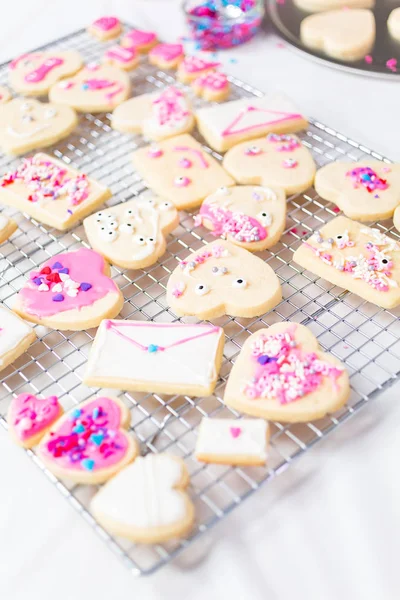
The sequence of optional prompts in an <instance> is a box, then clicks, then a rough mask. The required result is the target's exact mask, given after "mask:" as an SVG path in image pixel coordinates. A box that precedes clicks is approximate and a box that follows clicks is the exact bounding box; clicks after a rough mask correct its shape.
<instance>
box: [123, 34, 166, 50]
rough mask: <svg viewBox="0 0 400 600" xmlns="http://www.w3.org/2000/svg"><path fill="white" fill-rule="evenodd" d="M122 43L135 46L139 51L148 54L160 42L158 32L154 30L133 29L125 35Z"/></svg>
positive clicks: (126, 45) (130, 46) (131, 46)
mask: <svg viewBox="0 0 400 600" xmlns="http://www.w3.org/2000/svg"><path fill="white" fill-rule="evenodd" d="M121 44H122V45H123V46H125V48H135V49H136V50H137V51H138V52H140V53H142V54H146V53H147V52H149V50H151V49H152V48H153V47H154V46H155V45H156V44H158V40H157V34H156V33H154V31H143V30H142V29H132V30H131V31H128V32H127V33H126V34H125V35H124V37H123V38H122V40H121Z"/></svg>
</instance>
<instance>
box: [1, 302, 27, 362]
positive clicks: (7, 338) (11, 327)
mask: <svg viewBox="0 0 400 600" xmlns="http://www.w3.org/2000/svg"><path fill="white" fill-rule="evenodd" d="M31 331H32V328H31V327H30V326H29V325H28V324H27V323H25V321H23V320H22V319H20V318H19V317H18V316H17V315H15V314H14V313H13V312H12V311H11V310H8V309H7V308H4V306H0V365H2V364H3V356H4V355H5V354H7V352H10V351H11V350H14V348H16V347H17V346H18V344H20V343H21V342H22V340H23V339H24V338H25V337H26V336H27V335H29V334H30V333H31Z"/></svg>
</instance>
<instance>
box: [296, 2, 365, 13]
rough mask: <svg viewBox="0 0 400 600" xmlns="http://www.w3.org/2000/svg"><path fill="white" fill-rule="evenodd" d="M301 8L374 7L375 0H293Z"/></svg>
mask: <svg viewBox="0 0 400 600" xmlns="http://www.w3.org/2000/svg"><path fill="white" fill-rule="evenodd" d="M293 1H294V3H295V4H296V5H297V6H298V7H299V8H301V9H303V10H307V11H308V12H319V11H327V10H335V9H337V8H343V9H348V8H374V6H375V0H293Z"/></svg>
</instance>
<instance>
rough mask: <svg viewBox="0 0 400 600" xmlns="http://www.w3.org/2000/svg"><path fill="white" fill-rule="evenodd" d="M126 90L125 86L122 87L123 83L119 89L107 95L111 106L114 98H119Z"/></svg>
mask: <svg viewBox="0 0 400 600" xmlns="http://www.w3.org/2000/svg"><path fill="white" fill-rule="evenodd" d="M124 89H125V88H124V86H123V85H122V83H121V84H120V85H119V86H118V87H117V89H115V90H114V91H112V92H107V94H106V98H107V100H108V102H110V104H111V103H112V101H113V98H114V96H117V95H118V94H120V93H121V92H123V91H124Z"/></svg>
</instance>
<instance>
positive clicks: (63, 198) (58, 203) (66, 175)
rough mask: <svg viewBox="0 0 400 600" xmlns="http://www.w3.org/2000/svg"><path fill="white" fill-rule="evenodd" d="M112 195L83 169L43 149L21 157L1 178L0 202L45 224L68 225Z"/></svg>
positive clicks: (61, 228) (57, 227) (61, 226)
mask: <svg viewBox="0 0 400 600" xmlns="http://www.w3.org/2000/svg"><path fill="white" fill-rule="evenodd" d="M110 196H111V192H110V190H109V189H108V188H107V187H106V186H104V185H101V184H100V183H98V182H97V181H95V180H94V179H91V178H90V177H88V176H87V175H85V174H84V173H79V171H76V170H75V169H72V168H71V167H68V166H67V165H66V164H65V163H64V162H62V161H60V160H57V159H56V158H53V157H52V156H49V155H47V154H44V153H42V152H40V153H38V154H35V155H34V156H31V157H30V158H24V159H22V161H21V162H20V164H19V165H18V167H17V168H16V169H15V170H14V171H9V172H8V173H6V174H5V175H3V177H2V178H1V179H0V202H1V203H2V204H7V205H8V206H13V207H15V208H18V210H20V211H22V212H26V213H28V214H29V215H30V216H31V217H33V218H34V219H37V220H38V221H40V222H41V223H44V224H45V225H49V226H50V227H55V228H56V229H60V230H65V229H69V228H70V227H72V226H73V225H75V223H76V222H77V221H79V220H80V219H82V218H83V217H85V216H86V215H88V214H89V213H91V212H92V211H93V210H95V209H96V208H98V207H99V206H100V205H101V204H103V202H105V201H106V200H107V199H108V198H109V197H110Z"/></svg>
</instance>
